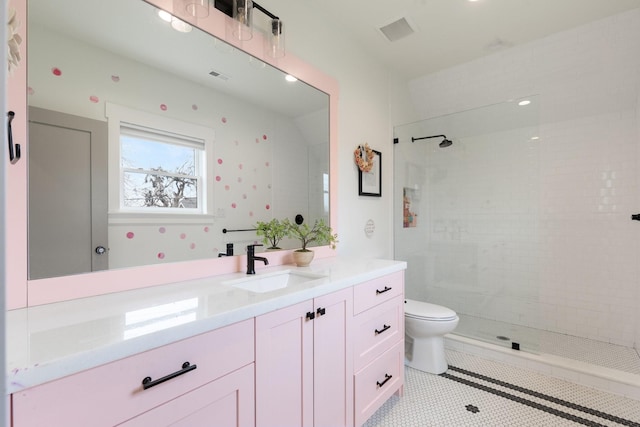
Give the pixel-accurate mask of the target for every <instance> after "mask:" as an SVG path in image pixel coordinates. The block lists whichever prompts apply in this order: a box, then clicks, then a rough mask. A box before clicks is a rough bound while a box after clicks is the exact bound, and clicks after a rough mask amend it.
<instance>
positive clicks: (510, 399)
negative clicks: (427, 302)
mask: <svg viewBox="0 0 640 427" xmlns="http://www.w3.org/2000/svg"><path fill="white" fill-rule="evenodd" d="M447 360H448V362H449V370H448V371H447V372H446V373H445V374H444V375H433V374H427V373H424V372H421V371H418V370H415V369H412V368H409V367H405V393H404V396H403V397H398V396H393V397H392V398H391V399H389V400H388V401H387V402H386V403H385V404H384V405H383V406H382V407H381V408H380V409H379V410H378V411H377V412H376V413H375V414H374V415H373V416H372V417H371V418H370V419H369V420H368V421H367V422H366V423H365V426H366V427H378V426H380V427H382V426H384V427H418V426H419V427H426V426H536V427H538V426H576V425H588V426H616V425H628V426H635V427H640V402H639V401H637V400H633V399H629V398H625V397H621V396H618V395H614V394H610V393H606V392H603V391H599V390H595V389H592V388H589V387H584V386H580V385H577V384H573V383H571V382H567V381H564V380H560V379H557V378H553V377H548V376H545V375H542V374H539V373H536V372H532V371H528V370H525V369H521V368H518V367H514V366H510V365H503V364H501V363H498V362H495V361H491V360H486V359H483V358H480V357H477V356H474V355H470V354H466V353H461V352H457V351H454V350H447Z"/></svg>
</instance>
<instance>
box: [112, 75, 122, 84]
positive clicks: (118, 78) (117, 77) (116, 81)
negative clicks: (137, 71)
mask: <svg viewBox="0 0 640 427" xmlns="http://www.w3.org/2000/svg"><path fill="white" fill-rule="evenodd" d="M111 81H113V82H115V83H118V82H119V81H120V76H116V75H113V76H111Z"/></svg>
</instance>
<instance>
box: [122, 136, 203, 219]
mask: <svg viewBox="0 0 640 427" xmlns="http://www.w3.org/2000/svg"><path fill="white" fill-rule="evenodd" d="M203 156H204V143H203V142H202V141H192V140H188V139H186V138H185V137H182V136H175V135H168V134H167V133H159V132H158V131H157V130H153V131H150V130H147V129H141V128H139V127H134V126H132V125H130V124H121V127H120V171H121V173H122V176H121V180H120V185H121V189H120V194H121V200H120V208H121V209H123V210H128V209H187V210H192V211H194V212H201V210H202V202H201V199H202V197H200V193H201V189H202V185H203V183H202V172H203V171H202V159H203Z"/></svg>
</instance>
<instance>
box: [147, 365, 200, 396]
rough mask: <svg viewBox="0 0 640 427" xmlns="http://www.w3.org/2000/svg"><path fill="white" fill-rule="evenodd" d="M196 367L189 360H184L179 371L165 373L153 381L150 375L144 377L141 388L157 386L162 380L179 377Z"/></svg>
mask: <svg viewBox="0 0 640 427" xmlns="http://www.w3.org/2000/svg"><path fill="white" fill-rule="evenodd" d="M196 368H197V366H196V365H192V364H190V363H189V362H184V363H183V364H182V369H180V370H179V371H175V372H173V373H171V374H169V375H166V376H164V377H162V378H158V379H157V380H155V381H153V380H151V377H145V378H144V379H143V380H142V388H143V389H144V390H146V389H148V388H151V387H154V386H157V385H158V384H160V383H163V382H165V381H168V380H170V379H172V378H175V377H179V376H180V375H183V374H186V373H187V372H189V371H193V370H194V369H196Z"/></svg>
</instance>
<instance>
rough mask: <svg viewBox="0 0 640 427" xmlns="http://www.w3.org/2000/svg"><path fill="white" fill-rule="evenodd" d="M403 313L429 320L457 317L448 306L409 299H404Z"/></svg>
mask: <svg viewBox="0 0 640 427" xmlns="http://www.w3.org/2000/svg"><path fill="white" fill-rule="evenodd" d="M404 314H405V316H408V317H415V318H420V319H431V320H453V319H455V318H456V317H458V315H457V314H456V312H455V311H453V310H451V309H450V308H447V307H443V306H441V305H436V304H431V303H428V302H422V301H415V300H411V299H407V300H405V304H404Z"/></svg>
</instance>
